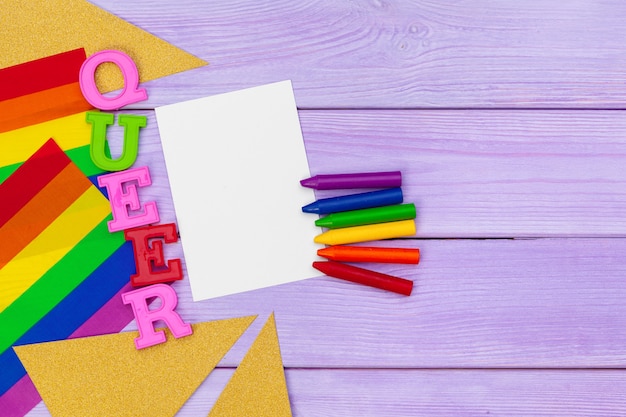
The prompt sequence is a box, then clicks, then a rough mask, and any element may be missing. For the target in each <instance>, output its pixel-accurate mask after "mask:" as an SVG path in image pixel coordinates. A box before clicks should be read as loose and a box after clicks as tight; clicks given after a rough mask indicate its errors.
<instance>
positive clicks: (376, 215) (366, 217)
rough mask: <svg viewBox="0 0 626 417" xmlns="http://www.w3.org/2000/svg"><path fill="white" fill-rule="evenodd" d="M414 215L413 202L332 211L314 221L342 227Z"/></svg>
mask: <svg viewBox="0 0 626 417" xmlns="http://www.w3.org/2000/svg"><path fill="white" fill-rule="evenodd" d="M415 217H416V212H415V204H413V203H410V204H395V205H393V206H383V207H374V208H368V209H361V210H350V211H344V212H342V213H332V214H329V215H328V216H326V217H322V218H321V219H318V220H316V221H315V225H316V226H318V227H325V228H327V229H339V228H342V227H352V226H362V225H364V224H376V223H386V222H395V221H398V220H410V219H414V218H415Z"/></svg>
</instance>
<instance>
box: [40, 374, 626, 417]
mask: <svg viewBox="0 0 626 417" xmlns="http://www.w3.org/2000/svg"><path fill="white" fill-rule="evenodd" d="M231 374H232V370H230V369H216V370H215V371H213V372H212V373H211V375H210V376H209V378H208V379H207V380H206V381H205V383H204V384H203V385H202V386H201V387H200V388H199V389H198V391H196V393H194V395H193V396H192V397H191V399H190V400H189V401H188V402H187V403H186V404H185V405H184V406H183V408H182V409H181V411H180V412H179V413H178V416H180V417H198V416H205V415H207V414H208V412H209V410H210V409H211V407H212V405H213V404H214V402H215V400H216V399H217V396H218V395H219V392H220V391H221V389H222V388H223V387H224V386H225V385H226V383H227V382H228V379H229V377H230V375H231ZM286 379H287V385H288V386H289V394H290V401H291V407H292V412H293V416H294V417H327V416H333V417H354V416H364V417H381V416H385V417H433V416H435V417H438V416H441V417H444V416H445V417H448V416H464V417H479V416H480V417H483V416H501V417H505V416H506V417H527V416H541V417H556V416H568V417H607V416H624V415H626V400H625V399H624V396H623V392H624V391H625V390H626V373H625V371H571V370H563V371H541V370H498V371H486V370H467V371H465V370H445V371H430V370H311V369H287V370H286ZM155 408H158V403H155ZM155 415H157V414H155ZM48 416H49V414H48V412H47V410H46V409H45V406H44V405H43V404H40V405H39V406H37V407H36V408H35V409H34V410H33V411H32V412H31V413H30V414H29V417H48Z"/></svg>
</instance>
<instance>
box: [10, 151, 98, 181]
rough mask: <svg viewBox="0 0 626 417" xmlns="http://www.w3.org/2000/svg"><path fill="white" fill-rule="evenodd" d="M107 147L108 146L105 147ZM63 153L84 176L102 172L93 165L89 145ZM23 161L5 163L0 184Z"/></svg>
mask: <svg viewBox="0 0 626 417" xmlns="http://www.w3.org/2000/svg"><path fill="white" fill-rule="evenodd" d="M107 149H108V147H107ZM65 154H66V155H67V156H69V158H70V159H71V160H72V162H74V163H75V164H76V166H78V169H80V170H81V171H82V172H83V174H85V176H86V177H91V176H92V175H98V174H102V173H104V171H103V170H101V169H100V168H98V167H97V166H95V165H94V163H93V161H92V160H91V155H89V145H85V146H81V147H79V148H74V149H70V150H68V151H65ZM23 163H24V162H18V163H16V164H12V165H7V166H4V167H1V168H0V184H2V183H3V182H4V180H6V179H7V178H9V176H10V175H11V174H13V173H14V172H15V170H17V169H18V168H19V167H20V166H21V165H22V164H23Z"/></svg>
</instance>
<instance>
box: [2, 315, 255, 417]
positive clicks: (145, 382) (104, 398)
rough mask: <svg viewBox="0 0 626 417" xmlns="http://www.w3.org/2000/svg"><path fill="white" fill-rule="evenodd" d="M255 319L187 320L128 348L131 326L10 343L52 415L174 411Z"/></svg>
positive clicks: (150, 415)
mask: <svg viewBox="0 0 626 417" xmlns="http://www.w3.org/2000/svg"><path fill="white" fill-rule="evenodd" d="M254 319H255V317H252V316H251V317H242V318H236V319H228V320H219V321H212V322H206V323H198V324H193V325H192V327H193V334H192V335H190V336H186V337H182V338H180V339H175V338H174V337H173V336H171V334H170V333H169V331H166V333H167V337H168V341H167V342H166V343H161V344H159V345H155V346H152V347H149V348H146V349H141V350H136V349H135V344H134V343H133V340H134V338H135V337H137V336H138V333H137V332H126V333H119V334H111V335H105V336H94V337H86V338H81V339H70V340H63V341H58V342H47V343H38V344H32V345H25V346H18V347H14V348H13V349H14V350H15V352H16V353H17V355H18V357H19V358H20V360H21V361H22V364H23V365H24V367H25V368H26V371H27V372H28V375H29V376H30V377H31V379H32V380H33V382H34V384H35V387H36V388H37V390H38V391H39V394H40V395H41V397H42V398H43V400H44V402H45V403H46V406H47V407H48V410H49V411H50V413H51V414H52V416H54V417H126V416H128V417H144V416H145V417H154V416H159V417H166V416H173V415H175V414H176V413H177V412H178V410H179V409H180V407H182V405H183V404H184V403H185V401H187V399H188V398H189V397H190V396H191V394H192V393H193V392H194V391H195V390H196V388H197V387H198V386H199V385H200V384H201V383H202V381H204V379H205V378H206V377H207V375H208V374H209V373H210V372H211V371H212V370H213V368H215V366H216V365H217V363H218V362H219V361H220V359H221V358H222V357H223V356H224V354H226V352H228V350H230V348H231V347H232V345H233V344H234V343H235V342H236V341H237V339H238V338H239V337H240V336H241V335H242V334H243V333H244V332H245V330H246V329H247V328H248V326H249V325H250V324H251V323H252V321H253V320H254Z"/></svg>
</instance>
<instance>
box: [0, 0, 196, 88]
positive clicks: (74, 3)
mask: <svg viewBox="0 0 626 417" xmlns="http://www.w3.org/2000/svg"><path fill="white" fill-rule="evenodd" d="M77 48H85V52H86V54H87V56H90V55H92V54H94V53H96V52H98V51H102V50H105V49H116V50H120V51H123V52H125V53H127V54H128V55H129V56H130V57H131V58H132V59H133V60H134V61H135V64H137V68H138V69H139V78H140V81H149V80H153V79H156V78H160V77H164V76H166V75H171V74H175V73H177V72H182V71H186V70H190V69H193V68H197V67H200V66H203V65H207V62H206V61H203V60H201V59H200V58H197V57H195V56H193V55H191V54H189V53H187V52H185V51H183V50H181V49H179V48H177V47H175V46H174V45H172V44H170V43H168V42H166V41H164V40H162V39H160V38H158V37H156V36H154V35H152V34H150V33H148V32H146V31H145V30H142V29H140V28H138V27H137V26H134V25H132V24H130V23H128V22H126V21H125V20H122V19H120V18H119V17H117V16H115V15H113V14H111V13H109V12H107V11H105V10H103V9H101V8H99V7H97V6H94V5H93V4H91V3H88V2H87V1H84V0H28V1H24V0H3V1H2V24H1V25H0V51H2V54H0V68H5V67H9V66H13V65H17V64H21V63H24V62H28V61H33V60H35V59H40V58H44V57H46V56H50V55H54V54H58V53H61V52H66V51H69V50H72V49H77ZM96 82H97V84H98V88H99V89H100V91H102V92H109V91H113V90H118V89H120V88H122V87H123V79H122V75H121V72H120V70H119V69H118V68H117V67H116V66H115V65H114V64H111V63H104V64H102V65H101V66H99V67H98V71H97V72H96Z"/></svg>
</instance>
